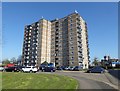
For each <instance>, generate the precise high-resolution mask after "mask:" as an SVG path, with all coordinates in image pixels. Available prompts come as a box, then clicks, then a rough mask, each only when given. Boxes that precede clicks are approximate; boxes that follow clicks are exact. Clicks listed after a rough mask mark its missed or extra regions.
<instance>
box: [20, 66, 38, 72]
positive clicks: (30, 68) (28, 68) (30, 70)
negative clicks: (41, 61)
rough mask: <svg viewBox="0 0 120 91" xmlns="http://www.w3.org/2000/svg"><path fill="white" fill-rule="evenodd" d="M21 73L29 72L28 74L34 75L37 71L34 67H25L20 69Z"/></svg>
mask: <svg viewBox="0 0 120 91" xmlns="http://www.w3.org/2000/svg"><path fill="white" fill-rule="evenodd" d="M22 71H23V72H30V73H32V72H34V73H35V72H37V71H38V69H37V68H36V67H34V66H27V67H24V68H22Z"/></svg>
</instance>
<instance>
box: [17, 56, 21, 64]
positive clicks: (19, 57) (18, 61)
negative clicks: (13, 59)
mask: <svg viewBox="0 0 120 91" xmlns="http://www.w3.org/2000/svg"><path fill="white" fill-rule="evenodd" d="M21 62H22V55H19V56H18V58H17V64H18V65H20V64H21Z"/></svg>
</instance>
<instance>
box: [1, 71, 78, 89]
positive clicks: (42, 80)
mask: <svg viewBox="0 0 120 91" xmlns="http://www.w3.org/2000/svg"><path fill="white" fill-rule="evenodd" d="M77 87H78V81H77V80H75V79H73V78H69V77H66V76H59V75H54V74H43V73H42V74H41V73H40V74H38V73H17V72H11V73H9V72H3V73H2V89H74V90H75V89H76V88H77Z"/></svg>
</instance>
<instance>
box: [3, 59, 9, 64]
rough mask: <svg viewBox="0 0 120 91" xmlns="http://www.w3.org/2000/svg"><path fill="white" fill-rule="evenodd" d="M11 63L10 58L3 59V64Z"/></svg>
mask: <svg viewBox="0 0 120 91" xmlns="http://www.w3.org/2000/svg"><path fill="white" fill-rule="evenodd" d="M9 63H10V60H8V59H4V60H3V61H2V64H5V65H6V64H9Z"/></svg>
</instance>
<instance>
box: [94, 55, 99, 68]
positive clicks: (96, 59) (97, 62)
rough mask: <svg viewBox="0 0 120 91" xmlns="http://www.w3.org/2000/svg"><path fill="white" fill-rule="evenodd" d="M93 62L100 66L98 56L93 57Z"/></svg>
mask: <svg viewBox="0 0 120 91" xmlns="http://www.w3.org/2000/svg"><path fill="white" fill-rule="evenodd" d="M93 64H94V65H95V66H98V64H99V60H98V58H97V57H95V58H94V59H93Z"/></svg>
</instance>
